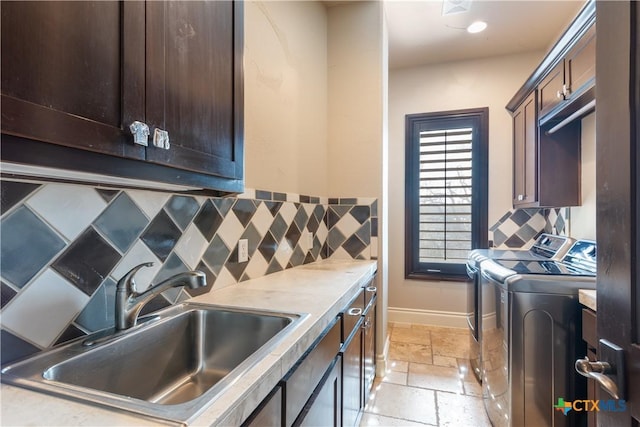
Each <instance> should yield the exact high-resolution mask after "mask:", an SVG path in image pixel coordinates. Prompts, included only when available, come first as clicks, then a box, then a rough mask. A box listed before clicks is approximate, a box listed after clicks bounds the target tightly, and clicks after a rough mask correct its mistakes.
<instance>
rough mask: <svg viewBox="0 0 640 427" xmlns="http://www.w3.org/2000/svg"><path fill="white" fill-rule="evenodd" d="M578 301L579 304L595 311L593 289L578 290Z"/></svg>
mask: <svg viewBox="0 0 640 427" xmlns="http://www.w3.org/2000/svg"><path fill="white" fill-rule="evenodd" d="M578 300H579V301H580V304H582V305H584V306H587V307H589V308H590V309H591V310H593V311H596V291H595V290H594V289H580V291H578Z"/></svg>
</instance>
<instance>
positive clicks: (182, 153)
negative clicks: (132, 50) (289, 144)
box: [146, 1, 243, 179]
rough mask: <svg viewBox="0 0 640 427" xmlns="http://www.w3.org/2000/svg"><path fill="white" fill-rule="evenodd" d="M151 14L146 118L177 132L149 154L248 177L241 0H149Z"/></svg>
mask: <svg viewBox="0 0 640 427" xmlns="http://www.w3.org/2000/svg"><path fill="white" fill-rule="evenodd" d="M146 13H147V15H146V17H147V20H146V24H147V27H146V30H147V39H146V40H147V50H146V60H147V72H146V92H147V98H146V118H147V123H148V124H149V126H150V128H151V131H152V132H153V131H154V128H156V127H157V128H159V129H162V130H166V131H168V132H169V138H170V149H168V150H164V149H160V148H154V149H152V148H149V149H148V150H147V160H148V161H151V162H154V163H159V164H165V165H170V166H172V167H176V168H181V169H187V170H191V171H195V172H204V173H207V174H212V175H216V176H220V177H223V178H232V179H241V178H242V177H243V152H242V121H241V120H242V114H243V112H242V110H243V104H242V43H243V40H242V31H243V29H242V2H232V1H209V2H205V1H189V2H183V1H167V2H149V3H147V7H146Z"/></svg>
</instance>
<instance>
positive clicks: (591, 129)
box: [569, 113, 596, 240]
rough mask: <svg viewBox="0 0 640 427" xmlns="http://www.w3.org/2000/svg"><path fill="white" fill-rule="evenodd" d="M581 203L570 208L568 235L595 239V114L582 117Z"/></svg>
mask: <svg viewBox="0 0 640 427" xmlns="http://www.w3.org/2000/svg"><path fill="white" fill-rule="evenodd" d="M581 156H582V163H581V168H582V169H581V176H582V178H581V182H580V186H581V190H582V205H581V206H578V207H574V208H571V218H570V221H569V235H570V236H571V237H573V238H574V239H590V240H596V115H595V113H593V114H589V115H588V116H587V117H585V118H583V119H582V146H581Z"/></svg>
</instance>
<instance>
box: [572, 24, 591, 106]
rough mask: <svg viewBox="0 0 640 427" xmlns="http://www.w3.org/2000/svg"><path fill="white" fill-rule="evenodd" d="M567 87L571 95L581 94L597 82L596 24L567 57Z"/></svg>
mask: <svg viewBox="0 0 640 427" xmlns="http://www.w3.org/2000/svg"><path fill="white" fill-rule="evenodd" d="M565 64H566V66H567V72H566V74H567V87H568V90H569V93H570V96H571V97H573V96H574V95H575V96H579V95H580V94H581V93H582V92H583V91H584V90H585V89H586V88H588V87H591V86H593V85H594V84H595V78H596V26H595V24H594V25H593V26H592V27H591V28H590V29H589V30H588V31H587V33H586V34H585V35H584V36H582V38H581V39H580V41H579V42H578V44H577V45H576V46H574V47H573V48H572V49H571V50H570V51H569V53H568V54H567V57H566V59H565Z"/></svg>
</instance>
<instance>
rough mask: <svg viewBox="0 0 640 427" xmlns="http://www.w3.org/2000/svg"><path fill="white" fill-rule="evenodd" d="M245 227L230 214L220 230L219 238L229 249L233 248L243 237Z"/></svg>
mask: <svg viewBox="0 0 640 427" xmlns="http://www.w3.org/2000/svg"><path fill="white" fill-rule="evenodd" d="M243 232H244V227H243V225H242V224H241V223H240V220H238V218H236V216H235V215H233V214H229V215H227V216H226V217H225V218H224V221H222V224H221V225H220V229H219V230H218V236H220V237H221V238H222V240H224V241H225V243H226V244H227V246H228V247H232V246H234V245H236V244H237V243H238V239H240V236H242V233H243Z"/></svg>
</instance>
